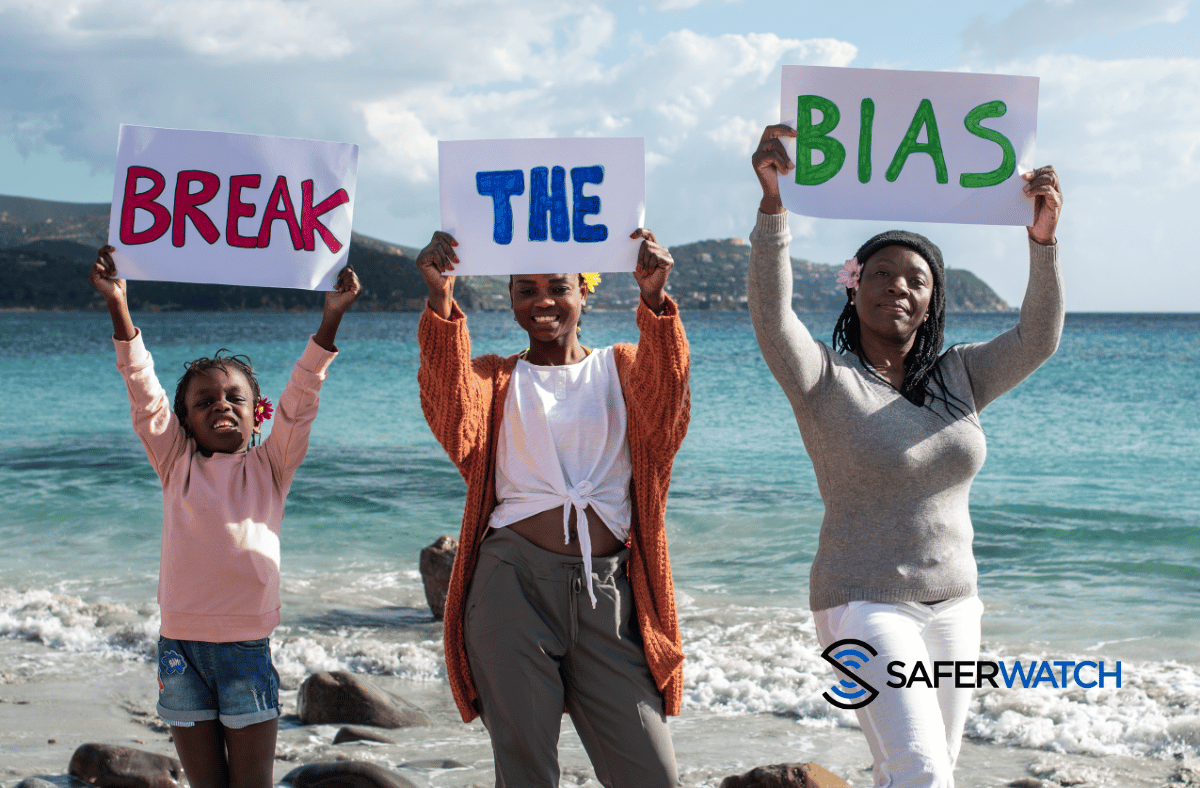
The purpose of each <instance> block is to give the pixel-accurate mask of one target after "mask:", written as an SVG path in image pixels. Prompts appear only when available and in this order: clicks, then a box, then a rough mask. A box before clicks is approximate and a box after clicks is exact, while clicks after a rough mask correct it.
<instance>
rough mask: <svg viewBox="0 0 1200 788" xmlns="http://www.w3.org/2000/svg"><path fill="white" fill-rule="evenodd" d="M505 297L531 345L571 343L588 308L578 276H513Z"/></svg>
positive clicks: (585, 293) (585, 294) (584, 292)
mask: <svg viewBox="0 0 1200 788" xmlns="http://www.w3.org/2000/svg"><path fill="white" fill-rule="evenodd" d="M508 293H509V297H510V298H511V299H512V310H513V316H514V317H515V318H516V320H517V323H518V324H519V325H520V326H521V328H523V329H525V331H526V332H527V333H528V334H529V340H530V342H531V343H534V342H543V343H556V342H562V341H570V340H571V338H573V337H574V336H575V327H576V326H577V325H578V324H579V316H580V315H581V314H582V313H583V307H584V306H585V305H586V304H587V291H586V290H584V289H583V287H582V283H581V281H580V277H579V274H514V275H513V276H512V277H510V278H509V281H508Z"/></svg>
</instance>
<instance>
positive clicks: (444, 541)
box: [421, 536, 458, 621]
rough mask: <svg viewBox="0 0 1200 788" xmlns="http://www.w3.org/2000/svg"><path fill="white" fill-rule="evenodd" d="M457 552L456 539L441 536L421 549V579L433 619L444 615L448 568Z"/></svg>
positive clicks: (448, 586) (448, 582) (439, 618)
mask: <svg viewBox="0 0 1200 788" xmlns="http://www.w3.org/2000/svg"><path fill="white" fill-rule="evenodd" d="M457 553H458V540H457V539H454V538H452V537H449V536H443V537H441V538H440V539H438V540H437V541H436V542H434V543H433V544H431V545H429V547H426V548H424V549H422V550H421V579H422V580H424V581H425V601H426V602H428V603H429V610H430V612H432V613H433V619H434V621H441V620H442V618H443V617H444V616H445V615H446V593H447V592H448V591H449V589H450V570H451V569H453V568H454V556H455V555H456V554H457Z"/></svg>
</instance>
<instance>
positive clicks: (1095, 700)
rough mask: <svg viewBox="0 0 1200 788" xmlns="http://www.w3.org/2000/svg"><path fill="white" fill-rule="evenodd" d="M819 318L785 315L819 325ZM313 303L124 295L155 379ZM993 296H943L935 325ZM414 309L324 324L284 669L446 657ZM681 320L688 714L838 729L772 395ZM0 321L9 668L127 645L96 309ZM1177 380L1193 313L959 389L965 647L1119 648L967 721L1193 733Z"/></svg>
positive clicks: (264, 378) (1089, 740)
mask: <svg viewBox="0 0 1200 788" xmlns="http://www.w3.org/2000/svg"><path fill="white" fill-rule="evenodd" d="M834 317H835V316H834V315H832V314H824V313H819V314H805V315H802V318H803V319H804V321H805V323H806V324H807V325H808V326H809V327H810V328H811V329H812V331H813V333H814V334H815V335H816V336H818V337H820V338H825V339H826V340H827V339H828V336H829V334H830V331H831V328H832V324H833V320H834ZM318 319H319V316H318V315H316V314H311V313H304V314H261V313H232V314H231V313H220V314H214V313H201V314H196V313H171V314H138V315H135V321H136V323H137V325H138V326H140V328H141V329H142V331H143V333H144V336H145V341H146V344H147V347H148V348H149V349H150V350H151V352H152V353H153V354H154V358H155V363H156V368H157V370H158V373H159V375H160V378H161V379H162V381H163V383H164V386H165V387H166V388H167V389H168V391H169V392H173V391H174V385H175V381H176V379H177V378H178V376H179V374H180V373H181V372H182V364H183V362H184V361H187V360H190V359H193V358H196V357H198V356H201V355H211V354H212V353H213V351H215V350H216V349H217V348H220V347H226V348H230V349H232V350H234V351H236V352H239V353H245V354H248V355H249V356H251V357H252V359H253V361H254V364H255V367H256V369H257V370H258V375H259V379H260V381H261V383H262V388H263V393H264V394H265V395H266V396H268V397H270V398H272V399H275V400H277V399H278V396H279V392H280V391H281V390H282V388H283V386H284V384H285V382H286V380H287V377H288V374H289V373H290V370H291V367H292V365H293V363H294V362H295V359H296V358H297V357H298V356H299V354H300V352H301V350H302V349H303V346H304V341H305V339H306V337H307V336H308V334H309V333H310V332H312V331H313V330H315V328H316V325H317V322H318ZM1015 320H1016V318H1015V316H1014V315H1009V314H996V315H992V314H989V315H960V314H955V315H950V316H949V318H948V320H947V323H948V326H947V345H949V344H952V343H958V342H975V341H983V340H986V339H989V338H991V337H993V336H995V335H996V334H998V333H1000V332H1001V331H1004V330H1006V329H1008V328H1010V327H1011V326H1012V325H1013V324H1014V322H1015ZM416 321H417V315H415V314H405V313H398V314H384V313H361V314H360V313H353V314H350V315H348V316H347V317H346V319H345V321H344V322H343V324H342V329H341V331H340V334H339V337H338V345H339V347H340V349H341V355H340V356H339V357H338V359H337V360H336V361H335V362H334V364H333V366H332V368H331V371H330V375H329V380H328V381H327V382H326V384H325V386H324V388H323V390H322V392H321V407H320V414H319V415H318V418H317V421H316V423H315V425H314V427H313V431H312V440H311V447H310V449H309V453H308V457H307V459H306V460H305V462H304V465H303V466H302V467H301V468H300V470H299V472H298V473H297V475H296V479H295V482H294V484H293V486H292V489H291V493H290V495H289V497H288V502H287V515H286V518H285V521H284V527H283V591H282V593H283V623H282V625H281V626H280V627H279V629H278V630H277V631H276V633H275V635H274V638H273V641H272V645H273V647H274V651H275V659H276V662H277V665H278V667H279V670H280V673H281V674H282V677H283V682H284V686H285V687H290V688H293V689H294V688H295V687H296V686H297V685H298V684H299V682H300V681H302V680H303V678H304V677H305V676H306V675H307V674H308V673H310V672H312V671H316V670H330V669H345V670H351V671H356V672H360V673H367V674H375V675H378V676H386V677H394V678H395V679H399V680H405V681H415V682H425V683H428V684H430V685H437V684H438V683H439V682H442V683H444V681H445V670H444V667H443V664H442V654H441V627H440V624H438V623H437V622H434V621H433V619H432V617H431V615H430V613H429V611H428V608H427V606H426V605H425V601H424V595H423V591H422V586H421V580H420V576H419V573H418V571H417V565H418V554H419V551H420V550H421V548H422V547H424V546H426V545H428V544H430V543H432V542H433V541H434V540H435V539H436V538H437V537H439V536H441V535H443V534H450V535H457V532H458V526H459V522H460V519H461V516H462V502H463V494H464V490H465V487H464V485H463V483H462V481H461V479H460V477H459V476H458V473H457V472H456V470H455V469H454V467H453V466H452V465H451V464H450V463H449V462H448V461H447V460H446V458H445V455H444V453H443V452H442V449H441V448H440V446H438V444H437V443H436V442H435V441H434V439H433V437H432V436H431V434H430V432H429V429H428V427H427V426H426V424H425V421H424V418H423V416H422V414H421V408H420V403H419V399H418V394H417V384H416V371H417V364H418V362H417V345H416V339H415V337H416ZM684 322H685V325H686V327H687V332H688V337H689V340H690V343H691V352H692V380H691V385H692V421H691V428H690V430H689V433H688V437H687V439H686V440H685V442H684V444H683V447H682V449H681V450H680V452H679V455H678V457H677V459H676V462H675V467H674V477H673V482H672V487H671V498H670V501H669V505H668V509H667V527H668V533H669V538H670V542H671V557H672V565H673V570H674V575H675V583H676V593H677V601H678V604H679V611H680V618H681V628H682V632H683V639H684V648H685V651H686V653H687V662H686V663H685V668H684V671H685V690H684V715H685V718H684V719H686V718H687V715H689V714H692V715H694V716H696V715H699V716H705V715H707V716H706V717H705V718H711V717H712V716H713V715H717V716H727V717H729V718H731V719H732V720H736V719H737V718H739V717H745V715H761V714H763V713H767V714H770V715H775V716H777V717H780V718H785V719H790V720H794V721H795V723H796V724H797V725H800V726H810V727H815V728H836V727H838V726H846V727H852V726H854V725H855V724H856V723H855V721H854V716H853V713H852V712H848V711H843V710H841V709H838V708H835V707H833V706H831V705H830V704H829V703H828V702H827V701H826V700H825V699H824V697H823V693H825V692H826V691H827V690H828V689H829V688H830V685H831V684H832V682H833V675H832V672H831V670H830V668H829V666H828V664H827V663H826V662H825V661H824V660H822V658H821V649H820V647H819V646H818V645H817V641H816V636H815V633H814V629H813V625H812V619H811V615H810V614H809V612H808V610H807V592H808V588H807V577H808V570H809V566H810V564H811V562H812V558H813V555H814V553H815V550H816V544H817V535H818V531H819V527H820V522H821V516H822V504H821V500H820V496H819V494H818V492H817V489H816V485H815V481H814V475H813V471H812V465H811V463H810V462H809V460H808V457H807V455H806V454H805V452H804V448H803V445H802V444H801V441H800V436H799V431H798V430H797V428H796V425H795V421H794V419H793V416H792V413H791V410H790V408H789V407H788V405H787V402H786V400H785V398H784V396H783V394H782V392H781V391H780V389H779V387H778V386H777V385H776V384H775V382H774V380H773V379H772V377H771V375H770V372H769V371H768V370H767V368H766V366H765V364H764V363H763V361H762V358H761V356H760V355H759V353H758V349H757V345H756V342H755V339H754V334H753V330H752V328H751V325H750V320H749V316H748V315H747V314H745V313H715V312H696V313H685V315H684ZM584 324H585V325H584V333H583V337H584V341H585V343H586V344H590V345H605V344H609V343H612V342H617V341H636V337H637V329H636V326H635V324H634V320H633V314H632V313H595V314H589V315H587V316H586V317H585V319H584ZM469 325H470V328H471V336H472V341H473V350H474V352H475V353H484V352H498V353H505V354H507V353H512V352H516V351H519V350H521V349H522V347H523V343H522V342H523V339H524V336H523V334H521V332H520V329H519V328H518V327H517V326H516V325H515V324H514V323H513V322H512V317H511V315H509V314H507V313H477V314H472V315H471V316H470V317H469ZM0 332H2V335H3V336H4V338H5V340H4V342H3V343H0V403H2V406H0V638H4V639H8V640H10V641H24V642H25V644H26V645H28V646H29V647H30V648H35V651H33V652H31V651H30V650H29V649H28V648H23V649H22V650H21V652H20V653H21V654H24V655H26V656H25V657H23V658H24V659H26V661H27V663H28V664H25V665H24V666H23V667H22V669H23V670H24V671H25V672H26V673H29V672H36V671H37V670H38V669H39V667H38V666H39V665H42V664H44V665H52V664H54V665H61V664H64V663H69V662H70V660H72V659H76V658H83V657H85V656H86V658H88V659H93V660H94V659H100V660H109V661H113V662H125V663H133V664H136V663H149V662H150V661H151V659H152V658H153V657H152V655H153V652H154V642H155V636H156V634H157V627H158V614H157V607H156V605H155V604H154V598H155V588H156V583H157V574H158V551H159V535H160V527H161V516H162V515H161V507H162V501H161V491H160V487H159V483H158V480H157V478H156V477H155V475H154V472H153V471H152V470H151V468H150V466H149V464H148V462H147V461H146V458H145V456H144V453H143V450H142V447H141V445H140V444H139V442H138V440H137V438H136V437H135V436H134V434H133V431H132V429H131V428H130V425H129V413H128V403H127V399H126V394H125V389H124V386H123V383H122V381H121V378H120V376H119V374H118V373H117V371H116V369H115V366H114V353H113V348H112V343H111V340H110V339H109V336H110V333H111V326H110V324H109V320H108V317H107V315H105V314H65V313H10V314H0ZM1198 381H1200V315H1068V317H1067V323H1066V330H1065V333H1064V335H1063V340H1062V346H1061V348H1060V349H1059V351H1058V353H1057V354H1056V355H1055V356H1054V357H1053V358H1052V359H1051V360H1050V361H1049V362H1048V363H1047V364H1046V365H1045V366H1044V367H1043V368H1042V369H1040V370H1039V371H1038V372H1036V373H1035V374H1034V375H1033V376H1032V377H1031V378H1030V379H1029V380H1027V381H1025V382H1024V383H1023V384H1022V385H1020V386H1019V387H1018V388H1017V389H1015V390H1014V391H1012V392H1010V393H1009V394H1007V395H1005V396H1003V397H1001V398H1000V399H999V400H997V401H996V402H995V403H993V404H991V405H990V406H989V407H988V408H987V409H986V410H985V411H984V412H983V414H982V421H983V425H984V429H985V431H986V433H987V435H988V458H987V462H986V464H985V465H984V467H983V470H982V471H981V472H980V474H979V476H978V477H977V479H976V480H975V483H974V487H973V490H972V496H971V515H972V519H973V523H974V527H975V555H976V558H977V560H978V564H979V586H980V596H981V598H982V599H983V601H984V604H985V605H986V612H985V614H984V619H983V655H982V657H981V658H982V659H985V660H992V661H997V662H1005V663H1006V664H1009V665H1011V664H1013V663H1017V662H1019V663H1021V664H1022V665H1029V664H1030V663H1031V662H1033V661H1036V662H1038V663H1041V662H1050V663H1053V662H1054V661H1071V662H1081V661H1092V662H1096V663H1099V662H1101V661H1103V662H1104V664H1105V670H1108V671H1112V670H1114V669H1115V666H1116V665H1117V663H1120V666H1121V667H1120V671H1121V686H1120V687H1119V688H1118V687H1116V686H1115V684H1116V682H1115V680H1114V678H1112V677H1110V678H1109V679H1108V681H1107V683H1106V685H1105V687H1103V688H1101V687H1099V686H1097V687H1092V688H1084V687H1081V686H1078V685H1074V684H1071V683H1070V682H1068V685H1067V686H1063V685H1062V682H1059V681H1057V680H1056V681H1053V682H1051V681H1046V680H1044V679H1043V680H1042V681H1041V682H1038V684H1037V685H1036V686H1032V687H1029V688H1022V687H1021V686H1020V684H1019V683H1017V684H1015V685H1014V687H1013V688H1012V689H1010V688H1008V687H1006V686H1004V684H1003V683H1002V684H1001V685H1000V686H999V687H998V688H992V687H989V686H987V685H985V686H984V687H983V688H981V689H979V690H977V691H976V692H975V695H974V700H973V703H972V710H971V716H970V719H969V720H968V723H967V736H968V737H969V738H971V739H973V740H975V741H978V742H984V743H991V744H996V745H1001V746H1013V747H1024V748H1034V749H1043V750H1049V751H1058V752H1068V753H1090V754H1115V755H1123V756H1131V757H1135V758H1153V759H1162V758H1171V757H1173V756H1177V755H1180V754H1182V755H1185V756H1195V755H1197V754H1200V638H1198V634H1200V568H1198V566H1200V481H1198V479H1200V396H1198V395H1200V383H1198ZM268 424H269V423H268ZM861 483H862V484H863V485H864V487H867V486H869V485H871V484H872V483H873V482H872V480H871V479H869V478H864V479H862V480H861ZM30 654H32V655H33V656H30ZM9 667H10V668H11V667H12V666H9ZM144 669H145V670H147V671H150V670H152V668H151V667H150V666H149V664H147V665H146V666H145V668H144ZM1054 674H1055V676H1056V677H1058V676H1059V674H1058V668H1055V669H1054ZM1085 678H1090V679H1092V680H1094V679H1095V678H1096V675H1095V672H1094V671H1093V672H1092V673H1090V674H1086V675H1085ZM388 680H391V678H389V679H388ZM686 731H687V726H686V725H685V726H684V727H683V728H682V729H680V732H679V733H677V736H679V735H686Z"/></svg>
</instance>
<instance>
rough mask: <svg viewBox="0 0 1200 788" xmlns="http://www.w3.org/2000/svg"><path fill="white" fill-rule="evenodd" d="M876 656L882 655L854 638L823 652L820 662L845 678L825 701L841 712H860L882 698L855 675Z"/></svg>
mask: <svg viewBox="0 0 1200 788" xmlns="http://www.w3.org/2000/svg"><path fill="white" fill-rule="evenodd" d="M877 656H879V652H878V651H876V650H875V649H874V648H872V647H871V644H869V643H865V642H863V641H861V640H855V639H854V638H846V639H845V640H839V641H837V642H836V643H832V644H830V646H829V648H827V649H825V650H824V651H823V652H821V659H823V660H825V661H826V662H828V663H829V664H830V665H833V667H834V668H835V669H836V670H837V671H838V672H839V673H842V674H843V675H845V676H846V678H844V679H840V680H838V682H837V683H836V684H834V685H833V686H832V687H830V688H829V691H828V692H825V693H823V695H822V697H824V698H825V700H827V701H829V702H830V703H832V704H833V705H834V706H837V707H838V708H839V709H861V708H862V707H863V706H866V705H867V704H868V703H870V702H871V701H873V700H875V698H877V697H878V696H879V690H877V689H875V688H874V687H872V686H871V685H870V684H868V683H867V682H866V681H864V680H863V679H862V677H860V676H858V675H857V674H856V673H855V672H854V671H856V670H860V669H861V668H862V667H863V666H864V665H866V664H867V663H868V662H870V661H871V657H877ZM830 693H832V694H830Z"/></svg>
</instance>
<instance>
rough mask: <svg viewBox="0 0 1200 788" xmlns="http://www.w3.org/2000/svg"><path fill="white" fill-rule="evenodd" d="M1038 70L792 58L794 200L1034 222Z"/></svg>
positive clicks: (856, 212) (846, 210)
mask: <svg viewBox="0 0 1200 788" xmlns="http://www.w3.org/2000/svg"><path fill="white" fill-rule="evenodd" d="M1037 100H1038V80H1037V78H1036V77H1012V76H1000V75H995V74H956V73H945V72H928V71H886V70H875V69H859V68H828V67H822V66H784V67H783V81H782V89H781V91H780V119H781V121H782V122H783V123H785V124H787V125H789V126H791V127H792V128H794V129H796V130H797V131H798V132H799V136H798V137H797V138H796V139H795V140H792V139H784V140H783V142H784V146H785V147H786V148H787V150H788V153H789V154H790V155H791V156H792V160H793V161H794V162H795V163H796V169H795V170H794V171H793V172H791V173H789V174H788V175H786V176H780V178H779V191H780V196H781V197H782V198H783V204H784V205H785V206H786V207H787V208H788V209H790V210H792V211H795V212H796V213H800V214H804V215H806V216H820V217H826V218H834V219H885V220H892V221H897V220H898V221H917V222H958V223H963V224H1011V225H1029V224H1032V223H1033V200H1031V199H1029V198H1027V197H1025V195H1024V194H1023V193H1022V191H1021V188H1022V187H1023V186H1024V184H1025V182H1024V180H1022V178H1021V174H1022V173H1025V172H1028V171H1029V170H1031V169H1033V166H1034V163H1033V152H1034V143H1035V141H1036V138H1037Z"/></svg>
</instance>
